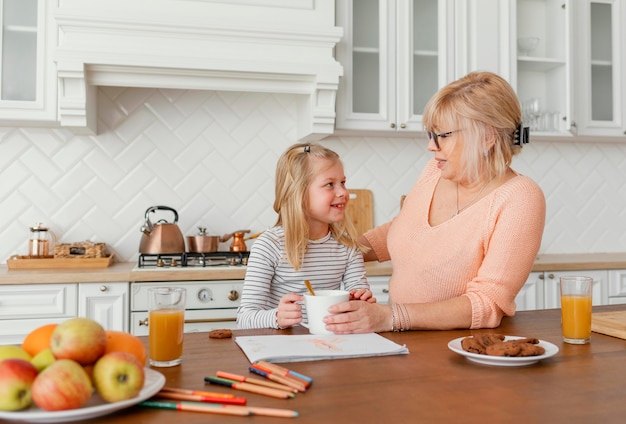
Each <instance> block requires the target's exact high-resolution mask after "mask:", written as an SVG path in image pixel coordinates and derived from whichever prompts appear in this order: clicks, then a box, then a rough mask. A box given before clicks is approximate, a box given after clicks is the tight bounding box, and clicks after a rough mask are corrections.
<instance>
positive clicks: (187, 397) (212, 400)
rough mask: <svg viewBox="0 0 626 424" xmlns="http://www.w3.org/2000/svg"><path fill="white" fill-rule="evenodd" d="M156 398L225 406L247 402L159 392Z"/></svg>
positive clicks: (227, 398) (240, 399) (237, 399)
mask: <svg viewBox="0 0 626 424" xmlns="http://www.w3.org/2000/svg"><path fill="white" fill-rule="evenodd" d="M155 396H156V397H160V398H164V399H174V400H187V401H194V402H208V403H223V404H225V405H239V406H242V405H245V404H246V402H247V400H246V398H242V397H215V396H202V395H189V394H185V393H176V392H163V391H161V392H159V393H157V394H156V395H155Z"/></svg>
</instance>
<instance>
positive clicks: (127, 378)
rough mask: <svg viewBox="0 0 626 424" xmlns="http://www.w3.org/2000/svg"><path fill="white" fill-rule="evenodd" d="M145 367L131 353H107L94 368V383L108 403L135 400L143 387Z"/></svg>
mask: <svg viewBox="0 0 626 424" xmlns="http://www.w3.org/2000/svg"><path fill="white" fill-rule="evenodd" d="M144 379H145V373H144V369H143V365H142V364H141V362H139V360H138V359H137V357H135V355H133V354H132V353H129V352H111V353H107V354H106V355H104V356H103V357H101V358H100V359H98V362H96V365H94V367H93V383H94V385H95V386H96V390H97V391H98V394H100V397H102V399H104V400H105V401H107V402H119V401H121V400H126V399H131V398H134V397H135V396H137V395H138V394H139V392H140V391H141V389H142V387H143V383H144Z"/></svg>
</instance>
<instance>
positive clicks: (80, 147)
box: [0, 87, 626, 262]
mask: <svg viewBox="0 0 626 424" xmlns="http://www.w3.org/2000/svg"><path fill="white" fill-rule="evenodd" d="M295 101H296V99H295V96H293V95H278V94H276V95H270V94H262V93H236V92H208V91H184V90H158V89H138V88H132V89H127V88H117V87H103V88H101V89H100V90H99V94H98V103H99V114H98V125H99V134H98V135H97V136H94V137H88V136H74V135H73V134H72V133H71V132H69V131H67V130H64V129H33V128H0V152H1V153H0V181H2V183H1V184H0V261H2V262H4V261H5V260H6V258H8V257H9V256H11V255H14V254H25V253H26V240H27V238H28V236H29V231H28V227H30V226H32V225H33V224H35V223H36V222H39V221H41V222H43V223H44V224H46V225H48V226H50V227H51V228H52V229H53V230H54V231H55V232H56V233H57V235H58V236H59V240H60V242H76V241H82V240H92V241H102V242H106V243H107V244H108V245H109V248H110V250H112V251H113V252H115V254H116V255H117V257H118V260H122V261H134V260H136V257H137V248H138V244H139V239H140V232H139V228H140V227H141V225H142V223H143V219H144V213H145V211H146V209H147V208H148V207H150V206H154V205H167V206H171V207H173V208H175V209H176V210H177V211H178V213H179V225H180V227H181V229H182V231H183V234H185V235H192V234H195V232H196V227H197V226H199V225H203V226H206V227H207V228H208V231H209V233H211V234H220V235H221V234H224V233H229V232H232V231H235V230H239V229H251V230H252V231H253V232H256V231H261V230H263V229H265V228H267V227H269V226H271V225H273V224H274V221H275V219H276V215H275V213H274V212H273V210H272V202H273V191H274V189H273V185H274V181H273V179H274V168H275V164H276V160H277V158H278V156H279V155H280V153H281V152H282V151H283V150H284V149H285V148H286V147H287V146H289V145H290V144H292V143H294V142H296V140H295V133H296V132H295V125H296V124H295V123H296V120H297V116H296V107H295ZM322 143H323V144H325V145H327V146H329V147H331V148H333V149H334V150H336V151H337V152H338V153H339V154H340V155H341V156H342V158H343V160H344V164H345V168H346V174H347V176H348V185H349V186H350V187H352V188H369V189H371V190H372V191H373V193H374V206H375V211H374V216H375V221H376V223H377V224H380V223H383V222H385V221H386V220H388V219H390V218H391V217H393V216H394V214H395V213H397V211H398V208H399V200H400V196H401V194H403V193H406V192H407V191H408V190H409V189H410V187H411V186H412V184H413V182H414V180H415V178H416V177H417V175H418V174H419V172H420V170H421V168H422V166H423V165H424V164H425V163H426V161H427V160H428V159H429V158H430V157H431V154H430V153H429V152H428V151H427V150H426V143H425V142H424V140H413V139H407V138H378V137H345V138H339V137H329V138H327V139H325V140H323V141H322ZM524 150H525V151H524V152H523V153H522V155H521V156H520V157H518V158H516V159H515V161H514V167H515V168H516V169H517V170H518V171H520V172H522V173H524V174H526V175H529V176H531V177H532V178H534V179H535V180H536V181H537V182H538V183H539V184H540V185H541V187H542V188H543V190H544V192H545V194H546V198H547V201H548V218H547V224H546V231H545V235H544V241H543V246H542V252H544V253H583V252H618V251H624V250H626V231H625V229H626V177H625V176H624V175H626V172H625V171H626V144H602V143H597V144H594V143H579V144H575V143H572V142H571V141H564V140H560V141H554V142H537V143H534V144H530V145H528V146H526V147H525V148H524ZM159 217H162V218H166V219H168V220H170V219H171V216H169V215H168V214H167V213H165V214H163V216H161V215H159ZM227 246H228V245H227V244H225V245H223V246H222V248H227Z"/></svg>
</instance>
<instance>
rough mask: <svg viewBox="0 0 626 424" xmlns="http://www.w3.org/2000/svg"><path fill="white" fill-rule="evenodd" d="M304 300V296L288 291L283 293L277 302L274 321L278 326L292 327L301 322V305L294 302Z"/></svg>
mask: <svg viewBox="0 0 626 424" xmlns="http://www.w3.org/2000/svg"><path fill="white" fill-rule="evenodd" d="M302 301H304V296H300V295H299V294H295V293H289V294H286V295H284V296H283V297H282V298H281V299H280V302H279V303H278V309H277V310H276V322H277V323H278V326H279V327H280V328H288V327H292V326H294V325H296V324H300V322H302V306H301V305H300V304H299V303H296V302H302Z"/></svg>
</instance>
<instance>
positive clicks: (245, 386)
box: [204, 377, 295, 399]
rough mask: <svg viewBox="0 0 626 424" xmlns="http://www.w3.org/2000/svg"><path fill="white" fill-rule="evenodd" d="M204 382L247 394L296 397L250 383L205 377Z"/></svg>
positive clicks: (285, 392) (284, 397)
mask: <svg viewBox="0 0 626 424" xmlns="http://www.w3.org/2000/svg"><path fill="white" fill-rule="evenodd" d="M204 381H206V382H207V383H212V384H219V385H220V386H227V387H230V388H232V389H235V390H244V391H246V392H251V393H257V394H260V395H265V396H271V397H275V398H279V399H289V398H292V397H294V396H295V394H294V393H293V392H287V391H285V390H278V389H273V388H271V387H263V386H257V385H254V384H250V383H239V382H237V381H235V380H228V379H226V378H221V377H204Z"/></svg>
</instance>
